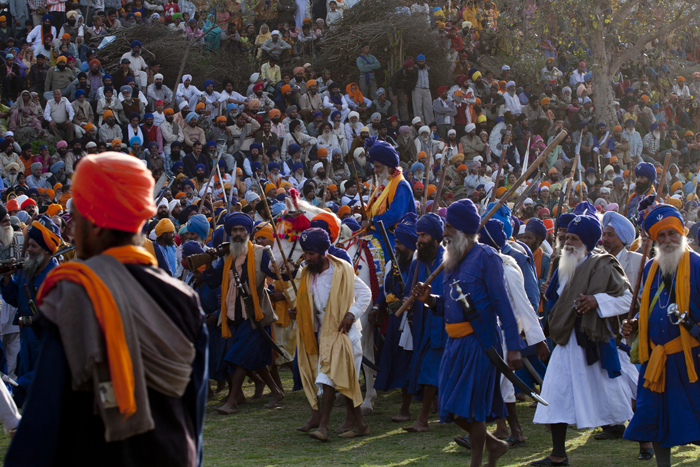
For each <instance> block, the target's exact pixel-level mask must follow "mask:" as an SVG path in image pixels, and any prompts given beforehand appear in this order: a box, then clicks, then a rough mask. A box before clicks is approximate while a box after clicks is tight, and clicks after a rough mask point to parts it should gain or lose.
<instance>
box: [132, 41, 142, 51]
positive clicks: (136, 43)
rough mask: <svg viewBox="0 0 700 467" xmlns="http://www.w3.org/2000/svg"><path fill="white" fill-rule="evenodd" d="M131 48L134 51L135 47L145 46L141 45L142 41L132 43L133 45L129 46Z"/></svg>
mask: <svg viewBox="0 0 700 467" xmlns="http://www.w3.org/2000/svg"><path fill="white" fill-rule="evenodd" d="M129 47H131V48H132V49H133V48H134V47H143V44H142V43H141V41H131V44H129Z"/></svg>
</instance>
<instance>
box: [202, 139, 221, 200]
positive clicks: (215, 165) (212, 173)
mask: <svg viewBox="0 0 700 467" xmlns="http://www.w3.org/2000/svg"><path fill="white" fill-rule="evenodd" d="M223 154H224V148H223V147H222V148H221V151H219V157H217V158H216V162H214V168H213V169H211V173H210V174H209V180H207V186H206V187H205V188H204V194H203V195H202V197H201V198H200V199H199V211H197V214H201V213H202V209H203V208H204V197H205V196H207V191H209V187H210V186H211V180H212V179H213V178H214V174H215V173H216V169H218V168H219V161H220V160H221V156H222V155H223Z"/></svg>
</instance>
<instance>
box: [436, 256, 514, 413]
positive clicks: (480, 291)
mask: <svg viewBox="0 0 700 467" xmlns="http://www.w3.org/2000/svg"><path fill="white" fill-rule="evenodd" d="M456 279H458V280H459V284H460V287H461V288H462V291H463V292H464V293H468V294H469V295H470V298H471V301H472V303H473V305H474V307H475V308H476V310H477V314H478V317H477V318H476V320H477V321H478V323H474V324H475V327H477V326H478V327H480V328H482V330H483V331H482V334H480V337H481V339H482V341H483V342H484V343H485V344H486V345H487V346H494V347H495V348H496V349H497V350H499V351H500V349H502V345H501V333H500V331H499V327H498V322H497V320H496V316H498V318H500V320H501V325H502V326H503V332H504V334H505V337H506V345H507V346H508V349H510V350H520V349H522V348H523V341H522V339H521V338H520V335H519V334H518V324H517V322H516V319H515V315H514V314H513V309H512V308H511V305H510V301H509V299H508V292H507V290H506V283H505V275H504V272H503V262H502V260H501V258H500V257H499V256H498V254H497V253H496V251H495V250H494V249H493V248H491V247H489V246H486V245H482V244H480V243H477V244H475V245H474V246H473V247H472V249H471V250H470V251H469V253H468V254H467V256H466V258H465V259H464V260H463V261H462V263H461V264H460V265H459V268H458V269H457V270H455V271H448V272H446V273H445V277H444V281H442V284H443V292H442V297H443V298H442V299H441V301H442V302H443V309H444V313H445V322H446V323H447V324H453V323H462V322H464V321H465V320H464V318H463V315H462V309H461V307H460V305H459V303H457V302H455V301H454V300H452V299H451V298H448V297H450V292H451V290H452V288H451V286H450V284H452V282H454V281H455V280H456ZM438 283H440V282H438ZM438 387H439V388H440V397H439V399H438V403H439V405H440V421H441V422H443V423H449V422H451V421H452V420H453V418H454V416H455V415H457V416H459V417H460V418H463V419H465V420H467V421H469V422H472V421H478V422H483V421H491V420H494V419H498V418H503V417H505V416H506V414H507V413H508V412H507V410H506V406H505V403H504V402H503V397H502V396H501V390H500V372H499V371H498V370H497V369H496V366H495V365H494V364H493V363H492V362H491V360H489V358H488V357H487V356H486V352H485V350H484V348H482V345H481V343H480V342H479V341H478V340H477V337H476V335H475V334H470V335H468V336H465V337H460V338H457V339H453V338H451V337H450V338H448V339H447V344H446V347H445V354H444V356H443V358H442V362H441V364H440V384H439V386H438Z"/></svg>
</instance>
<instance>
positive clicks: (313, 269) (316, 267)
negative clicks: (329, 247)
mask: <svg viewBox="0 0 700 467" xmlns="http://www.w3.org/2000/svg"><path fill="white" fill-rule="evenodd" d="M306 267H307V268H308V269H309V272H310V273H311V274H313V275H315V276H317V275H319V274H321V273H322V272H323V261H319V262H318V263H307V264H306Z"/></svg>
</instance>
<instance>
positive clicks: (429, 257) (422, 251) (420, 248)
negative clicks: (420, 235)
mask: <svg viewBox="0 0 700 467" xmlns="http://www.w3.org/2000/svg"><path fill="white" fill-rule="evenodd" d="M416 247H417V250H416V251H417V252H418V261H420V262H421V263H432V262H433V260H435V255H436V254H437V249H438V242H437V240H431V242H430V243H417V244H416Z"/></svg>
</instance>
